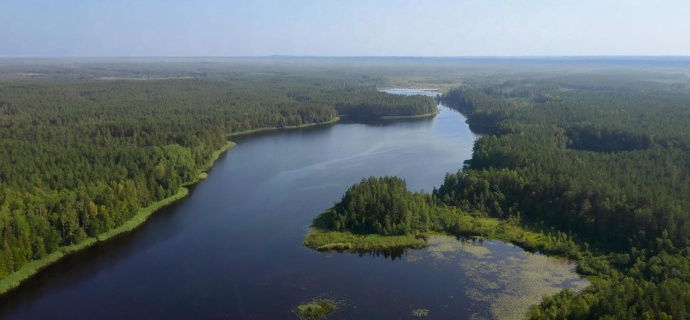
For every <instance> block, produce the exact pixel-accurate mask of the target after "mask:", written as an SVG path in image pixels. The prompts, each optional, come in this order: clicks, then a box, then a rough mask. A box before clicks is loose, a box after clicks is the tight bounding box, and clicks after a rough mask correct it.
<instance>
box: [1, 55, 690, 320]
mask: <svg viewBox="0 0 690 320" xmlns="http://www.w3.org/2000/svg"><path fill="white" fill-rule="evenodd" d="M688 75H690V71H688V68H687V61H686V60H677V59H670V60H669V61H662V60H655V59H649V60H644V61H636V60H635V61H633V60H630V61H625V62H624V63H623V62H621V63H618V64H614V63H612V62H611V61H608V60H605V59H603V60H597V59H585V60H583V61H570V60H568V59H562V60H559V59H555V58H554V59H551V60H547V61H538V60H532V59H524V60H520V61H504V60H500V59H494V60H492V59H479V58H477V59H450V58H448V59H445V58H439V59H428V60H419V59H409V60H404V59H398V60H396V59H392V60H391V59H389V60H386V59H376V58H372V59H369V60H366V59H353V61H349V62H348V63H344V62H342V61H337V60H329V59H325V58H324V59H318V58H314V59H294V60H286V61H276V60H271V59H256V60H251V59H240V58H238V59H235V60H232V61H226V60H218V59H211V58H209V59H201V60H199V61H190V60H186V59H172V58H171V59H168V60H165V61H158V60H147V59H142V60H137V59H121V60H120V59H111V60H98V59H95V60H89V59H84V60H82V61H79V62H75V61H72V60H70V59H66V60H50V59H38V58H37V59H0V240H1V241H0V279H2V278H6V277H7V276H8V275H10V274H12V273H13V272H16V271H17V270H21V268H22V267H23V266H26V265H27V264H29V263H31V262H32V261H40V259H42V258H44V257H46V256H47V255H49V254H50V253H52V252H55V251H56V250H59V249H60V248H63V247H65V246H69V245H73V244H78V243H84V242H85V241H88V239H93V238H94V237H97V236H99V235H103V234H106V233H107V232H108V231H109V230H113V229H114V228H117V227H118V226H121V225H123V224H124V223H126V222H127V221H130V220H132V219H133V218H134V217H135V216H136V215H137V214H138V212H140V211H141V210H142V209H143V208H146V207H147V206H149V205H151V204H153V203H156V202H157V201H160V200H163V199H166V198H169V197H171V196H173V195H175V194H176V193H177V192H178V191H179V190H180V188H181V187H183V186H185V185H187V184H189V183H192V182H194V181H196V180H197V179H198V177H199V174H200V173H201V172H202V171H203V170H204V169H207V168H208V163H209V161H212V160H213V156H214V153H216V152H217V151H218V150H222V149H223V148H224V147H226V146H227V145H228V144H227V143H228V142H227V141H228V135H229V134H233V133H240V132H244V131H248V130H253V129H260V128H283V127H294V126H302V125H308V124H319V123H328V122H332V121H334V120H336V119H337V118H338V117H345V116H348V117H353V118H355V119H356V118H368V117H383V116H412V115H423V114H430V113H434V112H435V110H434V109H435V104H434V103H433V101H432V99H431V98H428V97H408V98H405V97H401V96H394V95H389V94H386V93H382V92H379V91H377V88H383V87H394V86H409V87H422V88H427V87H438V88H441V89H442V90H444V92H445V94H444V95H442V96H441V97H440V98H439V100H440V101H442V102H443V103H444V104H445V105H447V106H449V107H451V108H455V109H457V110H459V111H460V112H462V113H463V114H464V115H465V116H466V117H467V121H468V123H469V124H470V127H471V128H472V129H474V130H475V131H478V132H481V133H483V134H484V136H483V137H481V138H480V139H478V140H477V141H476V143H475V145H474V151H473V156H472V159H471V160H469V161H466V162H465V166H464V168H462V169H460V170H459V171H457V172H454V173H449V174H447V175H446V177H445V179H444V181H439V183H442V184H440V185H439V187H437V188H435V189H434V190H433V192H431V193H429V194H426V193H421V192H410V191H408V190H407V187H406V184H405V182H404V180H402V179H399V178H395V177H383V178H365V179H363V180H362V181H361V182H360V183H358V184H355V185H353V186H352V187H351V188H350V189H349V190H347V191H346V192H345V194H344V195H343V198H342V199H340V202H338V203H336V204H335V205H334V207H333V208H331V209H330V210H328V211H326V213H325V216H326V217H327V218H328V219H327V220H326V222H327V223H328V228H330V229H331V230H337V231H346V232H351V233H354V234H367V233H373V234H378V235H382V236H386V237H388V236H401V235H407V236H409V235H412V236H415V235H418V234H420V233H423V232H427V231H443V232H448V233H453V234H478V235H496V234H497V233H496V232H494V231H491V232H489V233H487V232H486V230H484V228H483V227H482V226H481V223H479V222H481V221H482V220H481V219H482V218H489V217H490V218H497V219H499V220H501V221H503V222H505V224H502V225H500V226H501V228H504V229H509V228H512V227H516V228H517V227H519V228H520V230H526V231H530V232H532V233H533V234H540V235H541V237H540V239H541V240H539V241H538V242H533V241H531V240H530V238H525V235H524V232H523V231H514V232H515V233H514V234H515V236H514V237H509V238H505V240H507V241H513V242H514V243H517V244H519V245H522V246H523V247H525V248H527V249H531V250H539V251H542V252H547V253H555V254H560V255H563V256H567V257H571V258H575V259H577V260H578V272H580V273H581V274H583V275H586V276H588V278H589V279H590V281H591V283H592V284H591V286H590V287H588V288H587V289H585V290H584V291H583V292H573V291H567V290H566V291H563V292H561V293H559V294H557V295H555V296H553V297H546V298H545V299H544V301H543V302H542V303H541V305H539V306H535V307H533V308H532V309H531V311H530V314H529V316H530V317H531V318H534V319H621V318H628V319H641V318H647V319H689V318H690V269H689V268H690V261H689V260H690V247H689V246H690V242H689V241H690V240H689V239H688V237H689V233H690V214H689V212H690V210H689V209H690V203H689V202H688V201H690V200H689V199H688V194H690V152H689V151H690V150H689V148H690V127H689V126H688V123H690V81H689V80H688ZM463 160H464V159H457V161H458V167H461V166H462V161H463ZM511 230H513V229H511ZM511 232H513V231H511Z"/></svg>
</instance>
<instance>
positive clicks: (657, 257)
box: [433, 73, 690, 319]
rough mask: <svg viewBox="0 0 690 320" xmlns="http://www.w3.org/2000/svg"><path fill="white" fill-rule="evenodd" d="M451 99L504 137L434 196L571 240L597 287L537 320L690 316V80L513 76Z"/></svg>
mask: <svg viewBox="0 0 690 320" xmlns="http://www.w3.org/2000/svg"><path fill="white" fill-rule="evenodd" d="M682 78H683V77H681V79H682ZM442 100H443V101H444V103H446V104H447V105H449V106H452V107H455V108H457V109H459V110H461V111H462V112H464V113H466V114H467V116H468V123H470V124H471V125H474V126H476V127H481V128H484V129H486V131H489V132H491V133H493V135H489V136H485V137H482V138H481V139H479V140H478V141H477V142H476V144H475V146H474V152H473V157H472V159H471V161H468V163H467V164H468V166H467V167H466V168H465V169H463V170H460V171H458V172H457V173H453V174H448V175H447V176H446V178H445V181H444V182H443V184H442V185H441V186H440V187H439V188H438V189H436V190H434V192H433V194H434V196H435V197H437V198H438V199H439V201H441V202H442V203H444V204H447V205H452V206H456V207H459V208H461V209H462V210H464V211H468V212H480V213H483V214H486V215H489V216H494V217H499V218H504V219H507V218H511V217H520V218H521V221H523V223H525V224H526V225H527V226H528V227H529V226H532V227H539V226H550V227H554V228H556V229H557V230H560V231H562V232H567V233H571V234H573V235H574V237H575V238H577V239H580V243H581V244H582V247H583V249H584V251H585V253H584V254H583V255H582V257H581V259H580V262H579V271H580V272H582V273H584V274H589V275H593V276H594V278H593V279H594V280H593V281H592V285H591V286H590V287H589V288H588V289H586V290H585V291H584V292H583V293H579V294H578V293H573V292H569V291H565V292H562V293H561V294H559V295H557V296H555V297H552V298H548V299H547V300H546V301H545V302H544V303H542V305H541V306H539V307H537V308H534V309H533V310H532V312H531V314H530V315H531V317H532V318H535V319H566V318H568V319H592V318H610V319H620V318H628V319H643V318H659V319H671V318H672V319H688V318H690V294H688V293H689V292H690V273H688V271H690V270H688V266H690V260H689V259H690V249H689V247H688V246H689V245H690V242H689V240H690V214H689V213H690V203H689V202H688V200H689V198H688V195H689V194H690V152H689V151H690V150H689V147H690V127H689V126H688V123H690V90H688V84H687V78H685V79H683V81H681V82H680V83H678V82H675V83H668V82H662V81H653V80H651V79H648V78H647V79H640V78H638V77H633V78H630V77H625V76H615V75H611V74H606V73H603V74H596V73H594V74H576V75H570V76H557V77H554V76H552V77H551V78H549V77H545V78H542V79H539V78H525V79H520V78H513V79H505V80H503V81H491V82H485V83H474V84H471V85H470V84H468V85H466V86H462V87H460V88H457V89H453V90H451V91H450V92H448V93H447V94H445V95H444V96H443V97H442Z"/></svg>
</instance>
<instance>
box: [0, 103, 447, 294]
mask: <svg viewBox="0 0 690 320" xmlns="http://www.w3.org/2000/svg"><path fill="white" fill-rule="evenodd" d="M438 112H440V110H439V111H438ZM438 112H436V113H433V114H426V115H418V116H409V118H419V117H430V116H435V115H436V114H438ZM405 118H408V117H405ZM340 120H341V117H334V118H333V119H331V120H329V121H327V122H319V123H306V124H301V125H298V126H286V127H281V128H278V127H265V128H256V129H251V130H245V131H241V132H233V133H228V134H226V137H227V138H232V137H236V136H241V135H246V134H252V133H257V132H267V131H278V130H283V129H286V130H289V129H301V128H307V127H313V126H320V125H329V124H334V123H336V122H338V121H340ZM234 146H236V143H234V142H232V141H230V140H228V141H227V142H226V144H225V145H223V146H222V147H221V148H220V149H218V150H216V151H214V152H213V153H212V155H211V158H210V159H209V161H208V162H207V163H206V164H205V165H203V166H201V167H200V168H199V171H200V172H199V173H198V174H197V176H196V177H195V178H194V180H192V181H189V182H186V183H184V184H183V185H182V186H181V187H180V188H179V189H178V190H177V193H175V194H174V195H172V196H170V197H168V198H165V199H162V200H160V201H157V202H154V203H151V204H149V205H148V206H146V207H143V208H139V210H138V211H137V213H136V214H135V215H134V216H133V217H132V218H131V219H129V220H127V221H126V222H125V223H123V224H122V225H120V226H119V227H117V228H114V229H111V230H109V231H106V232H104V233H102V234H99V235H98V236H96V237H90V238H86V239H84V240H83V241H81V242H80V243H77V244H73V245H69V246H63V247H58V249H57V250H55V251H54V252H52V253H50V254H48V255H46V256H45V257H43V258H41V259H38V260H33V261H31V262H29V263H27V264H25V265H24V266H22V267H21V268H20V269H19V270H17V271H15V272H13V273H11V274H9V275H8V276H7V277H5V278H3V279H0V296H3V295H5V294H7V293H9V292H10V291H12V290H14V289H16V288H17V287H19V286H20V285H21V284H22V283H23V282H24V281H26V280H28V279H30V278H31V277H33V276H34V275H36V274H37V273H39V272H40V271H41V270H42V269H44V268H46V267H48V266H50V265H51V264H54V263H56V262H58V261H60V260H61V259H62V258H64V257H66V256H67V255H69V254H72V253H75V252H78V251H81V250H84V249H86V248H89V247H91V246H93V245H95V244H96V243H99V242H102V241H107V240H109V239H111V238H113V237H116V236H118V235H120V234H123V233H126V232H130V231H132V230H134V229H136V228H137V227H139V226H140V225H141V224H143V223H144V222H146V221H147V220H148V218H149V217H150V216H151V215H152V214H153V213H155V212H156V211H158V210H159V209H161V208H163V207H165V206H167V205H169V204H172V203H174V202H176V201H178V200H180V199H183V198H184V197H186V196H187V195H188V194H189V189H187V187H188V186H190V185H193V184H195V183H198V182H199V181H201V180H204V179H206V178H207V177H208V173H207V171H209V170H210V169H211V168H212V167H213V165H214V164H215V162H216V161H217V160H218V158H220V156H221V155H222V154H223V153H224V152H226V151H228V150H230V149H232V148H233V147H234Z"/></svg>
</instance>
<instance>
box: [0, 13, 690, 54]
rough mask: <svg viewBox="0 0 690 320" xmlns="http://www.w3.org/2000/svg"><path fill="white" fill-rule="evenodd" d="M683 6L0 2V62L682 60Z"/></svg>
mask: <svg viewBox="0 0 690 320" xmlns="http://www.w3.org/2000/svg"><path fill="white" fill-rule="evenodd" d="M689 34H690V1H687V0H388V1H382V0H302V1H296V0H275V1H273V0H271V1H269V0H265V1H262V0H251V1H244V0H225V1H221V0H196V1H194V0H0V56H4V57H26V56H32V57H33V56H40V57H100V56H106V57H121V56H123V57H130V56H137V57H142V56H175V57H178V56H271V55H291V56H422V57H425V56H430V57H431V56H443V57H455V56H690V41H688V36H689Z"/></svg>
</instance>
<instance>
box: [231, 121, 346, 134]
mask: <svg viewBox="0 0 690 320" xmlns="http://www.w3.org/2000/svg"><path fill="white" fill-rule="evenodd" d="M340 119H341V118H340V117H334V118H333V119H331V120H328V121H326V122H316V123H305V124H300V125H298V126H285V127H263V128H256V129H250V130H245V131H240V132H233V133H228V134H226V135H225V136H226V137H228V138H231V137H236V136H242V135H245V134H251V133H257V132H267V131H278V130H290V129H302V128H309V127H316V126H321V125H327V124H334V123H336V122H338V121H340Z"/></svg>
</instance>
